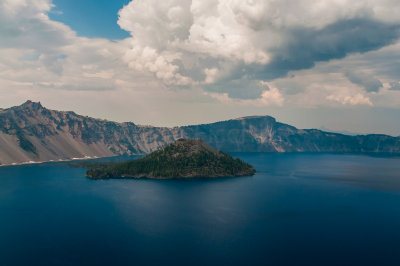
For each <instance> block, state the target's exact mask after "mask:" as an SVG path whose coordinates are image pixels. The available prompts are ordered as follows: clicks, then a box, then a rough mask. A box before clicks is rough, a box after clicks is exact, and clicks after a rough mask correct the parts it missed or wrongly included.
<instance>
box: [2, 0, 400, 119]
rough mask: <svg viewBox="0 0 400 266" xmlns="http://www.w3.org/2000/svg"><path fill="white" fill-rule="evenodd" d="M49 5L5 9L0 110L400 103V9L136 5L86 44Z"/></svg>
mask: <svg viewBox="0 0 400 266" xmlns="http://www.w3.org/2000/svg"><path fill="white" fill-rule="evenodd" d="M53 7H54V6H53V3H52V1H51V0H35V1H33V0H18V1H16V0H0V40H1V41H0V102H1V103H2V104H3V105H7V104H6V103H8V102H9V101H10V99H15V100H14V101H23V100H24V98H26V97H31V98H34V97H37V98H43V97H47V96H44V95H45V94H46V95H47V94H49V93H50V94H51V95H54V97H56V95H64V96H65V95H71V96H70V98H71V99H72V98H73V95H74V93H75V94H77V93H78V92H79V93H80V94H81V95H87V96H85V97H88V98H90V99H97V100H99V101H106V100H107V98H104V99H100V97H109V96H110V95H111V94H112V95H113V97H111V98H114V97H116V98H115V101H118V100H117V97H121V98H120V99H119V100H120V101H122V102H123V101H124V100H125V99H122V97H125V98H126V97H131V98H132V99H135V100H136V99H140V98H146V99H157V98H160V99H161V98H162V97H165V98H166V99H168V101H170V102H174V103H175V104H177V105H179V104H180V103H183V102H185V104H186V103H188V102H190V104H191V105H196V104H198V105H199V106H200V102H202V103H203V102H208V103H210V104H211V103H215V104H216V106H217V104H219V106H224V107H227V106H228V107H229V108H230V106H235V105H237V106H241V107H240V108H243V110H245V108H250V107H253V106H258V107H260V108H261V107H262V106H272V107H276V108H282V107H285V106H289V107H291V108H292V107H294V108H296V107H299V108H304V107H307V108H318V107H321V106H322V107H334V108H341V107H349V106H380V107H391V108H398V107H399V106H400V85H399V84H400V83H399V81H400V80H399V77H398V73H399V71H400V67H399V64H398V62H399V60H400V43H399V37H400V17H399V16H398V14H397V13H398V12H397V11H398V10H400V2H399V1H395V0H382V1H372V0H365V1H349V0H326V1H316V0H299V1H289V0H280V1H277V0H245V1H244V0H165V1H157V0H135V1H132V2H130V3H129V4H128V5H126V6H124V7H123V8H122V9H121V10H120V11H119V20H118V24H119V25H120V27H121V28H122V29H124V30H126V31H128V32H130V34H131V37H129V38H127V39H125V40H121V41H110V40H107V39H100V38H98V39H91V38H85V37H79V36H77V35H76V33H75V32H74V31H72V30H71V29H70V28H69V27H68V26H67V25H64V24H62V23H59V22H55V21H52V20H50V19H49V17H48V13H49V12H50V11H51V9H52V8H53ZM102 92H110V93H109V94H108V93H104V95H108V96H101V95H103V94H102ZM118 95H120V96H118ZM82 97H83V96H82ZM160 101H161V100H160ZM60 102H61V100H60ZM137 104H140V101H138V103H137ZM246 106H247V107H246ZM165 108H168V107H167V106H165ZM193 108H195V107H193ZM199 108H200V107H199ZM221 108H222V107H221ZM154 116H156V115H154Z"/></svg>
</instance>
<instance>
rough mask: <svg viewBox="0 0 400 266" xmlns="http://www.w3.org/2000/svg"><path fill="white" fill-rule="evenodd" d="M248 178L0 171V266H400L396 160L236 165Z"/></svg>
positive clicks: (301, 159) (47, 167)
mask: <svg viewBox="0 0 400 266" xmlns="http://www.w3.org/2000/svg"><path fill="white" fill-rule="evenodd" d="M234 155H236V156H239V157H241V158H242V159H244V160H246V161H248V162H249V163H251V164H253V165H254V166H255V167H256V169H257V174H256V175H255V176H253V177H244V178H224V179H214V180H146V179H140V180H121V179H118V180H89V179H87V178H85V177H84V174H85V169H82V168H71V167H68V166H67V165H66V164H61V163H48V164H41V165H24V166H12V167H1V168H0V265H15V264H20V265H21V264H23V265H34V264H36V265H49V264H51V265H54V264H56V265H76V264H92V265H118V264H120V265H121V264H124V265H127V264H130V265H138V264H149V265H166V264H171V265H205V264H207V265H250V264H252V265H265V264H273V265H275V264H296V265H329V264H331V265H349V264H363V265H382V264H386V265H387V264H392V265H398V263H399V260H400V158H399V157H388V156H374V157H372V156H365V155H340V154H263V153H254V154H251V153H240V154H234Z"/></svg>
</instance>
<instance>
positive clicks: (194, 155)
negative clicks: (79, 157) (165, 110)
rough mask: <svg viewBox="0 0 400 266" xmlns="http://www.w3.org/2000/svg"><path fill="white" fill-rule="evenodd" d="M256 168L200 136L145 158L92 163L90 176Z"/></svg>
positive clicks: (207, 174)
mask: <svg viewBox="0 0 400 266" xmlns="http://www.w3.org/2000/svg"><path fill="white" fill-rule="evenodd" d="M254 174H255V169H254V167H253V166H251V165H250V164H248V163H246V162H244V161H242V160H241V159H239V158H233V157H232V156H231V155H229V154H227V153H224V152H221V151H218V150H216V149H214V148H213V147H211V146H210V145H208V144H207V143H205V142H204V141H202V140H200V139H178V140H176V141H174V142H172V143H170V144H168V145H167V146H165V147H163V148H161V149H159V150H157V151H154V152H152V153H150V154H148V155H146V156H145V157H143V158H140V159H134V160H129V161H126V162H119V163H110V162H107V163H92V164H91V166H90V168H89V169H88V171H87V173H86V176H87V177H88V178H91V179H108V178H152V179H174V178H185V179H186V178H217V177H239V176H252V175H254Z"/></svg>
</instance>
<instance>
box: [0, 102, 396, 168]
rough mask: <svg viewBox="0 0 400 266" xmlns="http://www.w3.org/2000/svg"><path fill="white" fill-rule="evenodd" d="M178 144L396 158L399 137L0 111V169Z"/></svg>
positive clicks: (27, 109)
mask: <svg viewBox="0 0 400 266" xmlns="http://www.w3.org/2000/svg"><path fill="white" fill-rule="evenodd" d="M179 138H199V139H202V140H203V141H205V142H206V143H208V144H209V145H211V146H212V147H214V148H216V149H218V150H222V151H225V152H347V153H378V152H381V153H399V154H400V137H392V136H387V135H380V134H371V135H357V136H349V135H345V134H339V133H331V132H325V131H321V130H317V129H297V128H295V127H293V126H290V125H287V124H283V123H280V122H277V121H276V120H275V118H273V117H271V116H249V117H242V118H237V119H232V120H227V121H221V122H216V123H210V124H201V125H192V126H182V127H174V128H167V127H152V126H141V125H136V124H134V123H132V122H126V123H117V122H111V121H107V120H101V119H95V118H90V117H86V116H81V115H78V114H76V113H74V112H72V111H69V112H66V111H55V110H50V109H47V108H45V107H43V106H42V105H41V104H40V103H39V102H32V101H26V102H25V103H24V104H22V105H20V106H15V107H11V108H7V109H0V164H1V165H6V164H12V163H26V162H41V161H50V160H69V159H72V158H93V157H105V156H115V155H122V154H127V155H131V154H146V153H150V152H152V151H155V150H157V149H159V148H160V147H162V146H165V145H166V144H168V143H171V142H173V141H174V140H177V139H179Z"/></svg>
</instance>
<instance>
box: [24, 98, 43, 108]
mask: <svg viewBox="0 0 400 266" xmlns="http://www.w3.org/2000/svg"><path fill="white" fill-rule="evenodd" d="M20 107H22V108H24V109H31V110H39V109H44V107H43V106H42V104H41V103H40V102H32V101H31V100H27V101H26V102H24V103H23V104H22V105H20Z"/></svg>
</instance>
